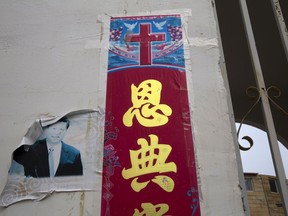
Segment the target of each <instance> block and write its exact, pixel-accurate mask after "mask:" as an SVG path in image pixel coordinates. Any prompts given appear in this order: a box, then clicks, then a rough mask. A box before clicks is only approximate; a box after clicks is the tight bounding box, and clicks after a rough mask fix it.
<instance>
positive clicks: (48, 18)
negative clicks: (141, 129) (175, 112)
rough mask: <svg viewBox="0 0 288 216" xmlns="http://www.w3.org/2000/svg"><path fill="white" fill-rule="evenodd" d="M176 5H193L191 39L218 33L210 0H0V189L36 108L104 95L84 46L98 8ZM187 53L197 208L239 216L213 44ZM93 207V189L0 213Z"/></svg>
mask: <svg viewBox="0 0 288 216" xmlns="http://www.w3.org/2000/svg"><path fill="white" fill-rule="evenodd" d="M181 8H188V9H191V10H192V17H190V18H189V31H188V35H189V37H190V38H202V39H205V38H206V39H211V38H212V39H213V38H216V37H217V32H216V29H217V28H216V21H215V17H214V13H213V6H212V3H211V1H210V0H201V1H198V0H162V1H155V0H141V1H140V0H139V1H137V0H134V1H132V0H110V1H99V0H94V1H92V0H83V1H80V0H69V1H67V0H62V1H59V0H1V1H0V128H1V130H0V147H1V151H0V163H1V166H0V190H2V189H3V188H4V186H5V183H6V179H7V171H8V169H9V166H10V162H11V154H12V152H13V150H14V149H15V148H16V146H17V145H18V143H19V142H20V140H21V139H22V137H23V135H24V134H25V132H26V130H27V129H28V127H29V126H30V125H31V124H32V122H33V121H34V120H35V119H36V118H38V117H39V115H40V114H43V113H51V114H56V115H57V114H63V113H66V112H69V111H71V110H77V109H83V108H89V109H94V108H97V106H98V105H101V103H100V102H103V95H104V92H103V91H99V89H100V90H101V88H103V86H102V87H101V83H104V82H103V80H101V79H103V77H102V76H100V75H99V71H100V55H101V53H100V50H99V49H89V48H88V47H87V43H89V41H97V40H99V38H100V36H101V33H102V29H101V25H100V23H97V17H98V15H100V14H104V13H106V14H108V15H109V14H121V13H122V14H123V15H125V13H128V14H129V13H138V12H145V11H153V10H158V11H159V10H170V9H181ZM192 41H193V40H192ZM190 52H191V67H192V70H191V71H189V72H188V73H187V75H188V80H189V83H188V84H189V86H190V87H191V88H192V90H191V93H192V94H191V98H190V101H191V109H192V122H193V130H194V139H195V147H196V151H197V154H198V155H197V159H198V167H199V169H198V174H199V183H200V190H201V211H202V215H211V216H218V215H219V216H237V215H244V213H243V209H242V202H241V196H240V189H239V187H238V184H239V183H238V181H239V180H238V174H237V173H238V172H237V163H236V156H235V149H234V144H233V137H232V132H231V131H232V130H231V125H230V119H229V110H228V105H227V92H226V89H225V87H224V82H223V78H222V75H221V71H220V68H219V64H218V63H219V56H220V54H219V53H220V52H219V47H217V46H216V47H215V46H193V45H191V46H190ZM100 78H101V79H100ZM101 81H102V82H101ZM100 87H101V88H100ZM99 101H100V102H99ZM99 206H100V193H99V192H85V193H84V192H77V193H58V194H53V195H52V196H51V197H49V198H47V199H45V200H43V201H41V202H31V201H25V202H21V203H17V204H14V205H12V206H9V207H8V208H0V215H1V216H17V215H23V216H25V215H27V216H28V215H29V216H38V215H39V216H40V215H41V216H46V215H47V216H48V215H49V216H50V215H54V216H58V215H59V216H68V215H69V216H78V215H79V216H83V215H92V216H95V215H96V216H97V215H99V211H100V209H99Z"/></svg>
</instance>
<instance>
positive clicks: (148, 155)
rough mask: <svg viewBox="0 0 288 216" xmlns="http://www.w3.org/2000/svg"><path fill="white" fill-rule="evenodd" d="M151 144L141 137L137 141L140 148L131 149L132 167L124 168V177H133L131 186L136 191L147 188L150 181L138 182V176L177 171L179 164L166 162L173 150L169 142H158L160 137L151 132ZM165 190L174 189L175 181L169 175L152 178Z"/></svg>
mask: <svg viewBox="0 0 288 216" xmlns="http://www.w3.org/2000/svg"><path fill="white" fill-rule="evenodd" d="M149 137H150V145H148V142H147V140H146V139H144V138H139V139H138V140H137V143H138V144H139V145H140V146H141V148H140V149H139V150H136V151H133V150H130V160H131V165H132V167H131V168H129V169H125V168H124V169H123V170H122V176H123V178H124V179H130V178H133V180H132V182H131V187H132V189H133V190H134V191H136V192H139V191H140V190H142V189H143V188H145V187H146V186H147V185H148V183H149V182H150V180H149V181H146V182H138V177H139V176H142V175H145V174H151V173H166V172H175V173H176V172H177V166H176V164H175V163H174V162H168V163H166V160H167V158H168V156H169V154H170V152H171V150H172V147H171V146H170V145H167V144H158V137H157V136H156V135H154V134H150V135H149ZM152 181H153V182H154V183H156V184H157V185H159V186H160V187H161V188H162V189H163V190H165V191H167V192H171V191H173V189H174V185H175V184H174V181H173V179H171V178H170V177H168V176H165V175H157V176H155V177H154V179H152Z"/></svg>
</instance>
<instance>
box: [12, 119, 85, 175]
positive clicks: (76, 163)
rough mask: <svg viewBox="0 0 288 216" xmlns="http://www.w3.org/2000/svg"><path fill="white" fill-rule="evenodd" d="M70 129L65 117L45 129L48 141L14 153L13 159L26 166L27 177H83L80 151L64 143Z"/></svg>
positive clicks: (22, 147) (39, 141)
mask: <svg viewBox="0 0 288 216" xmlns="http://www.w3.org/2000/svg"><path fill="white" fill-rule="evenodd" d="M68 128H69V120H68V119H67V118H66V117H63V118H61V119H60V120H59V121H57V122H56V123H54V124H52V125H49V126H47V127H45V128H44V132H45V134H46V139H43V140H38V141H37V142H35V143H34V144H33V145H31V146H20V147H19V148H18V149H16V150H15V151H14V153H13V159H14V160H15V161H16V162H18V163H20V164H22V165H23V166H24V172H25V176H31V177H36V178H40V177H54V176H74V175H83V167H82V162H81V155H80V151H79V150H77V149H76V148H74V147H72V146H70V145H68V144H66V143H64V142H63V141H62V140H63V138H64V136H65V134H66V131H67V129H68Z"/></svg>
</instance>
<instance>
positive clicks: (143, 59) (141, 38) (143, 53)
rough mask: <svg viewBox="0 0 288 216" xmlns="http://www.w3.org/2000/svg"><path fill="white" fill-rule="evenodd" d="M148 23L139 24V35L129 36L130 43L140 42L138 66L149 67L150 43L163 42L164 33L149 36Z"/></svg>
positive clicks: (150, 59)
mask: <svg viewBox="0 0 288 216" xmlns="http://www.w3.org/2000/svg"><path fill="white" fill-rule="evenodd" d="M150 26H151V25H150V23H141V24H140V33H139V34H133V35H130V38H129V39H130V40H129V41H130V42H140V65H151V62H152V52H151V41H165V38H166V37H165V36H166V35H165V33H163V34H162V33H160V34H150Z"/></svg>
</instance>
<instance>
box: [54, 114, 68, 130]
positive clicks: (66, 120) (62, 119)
mask: <svg viewBox="0 0 288 216" xmlns="http://www.w3.org/2000/svg"><path fill="white" fill-rule="evenodd" d="M57 122H65V123H66V129H68V128H69V126H70V121H69V119H68V118H67V117H66V116H63V117H62V118H61V119H59V120H58V121H57Z"/></svg>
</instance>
